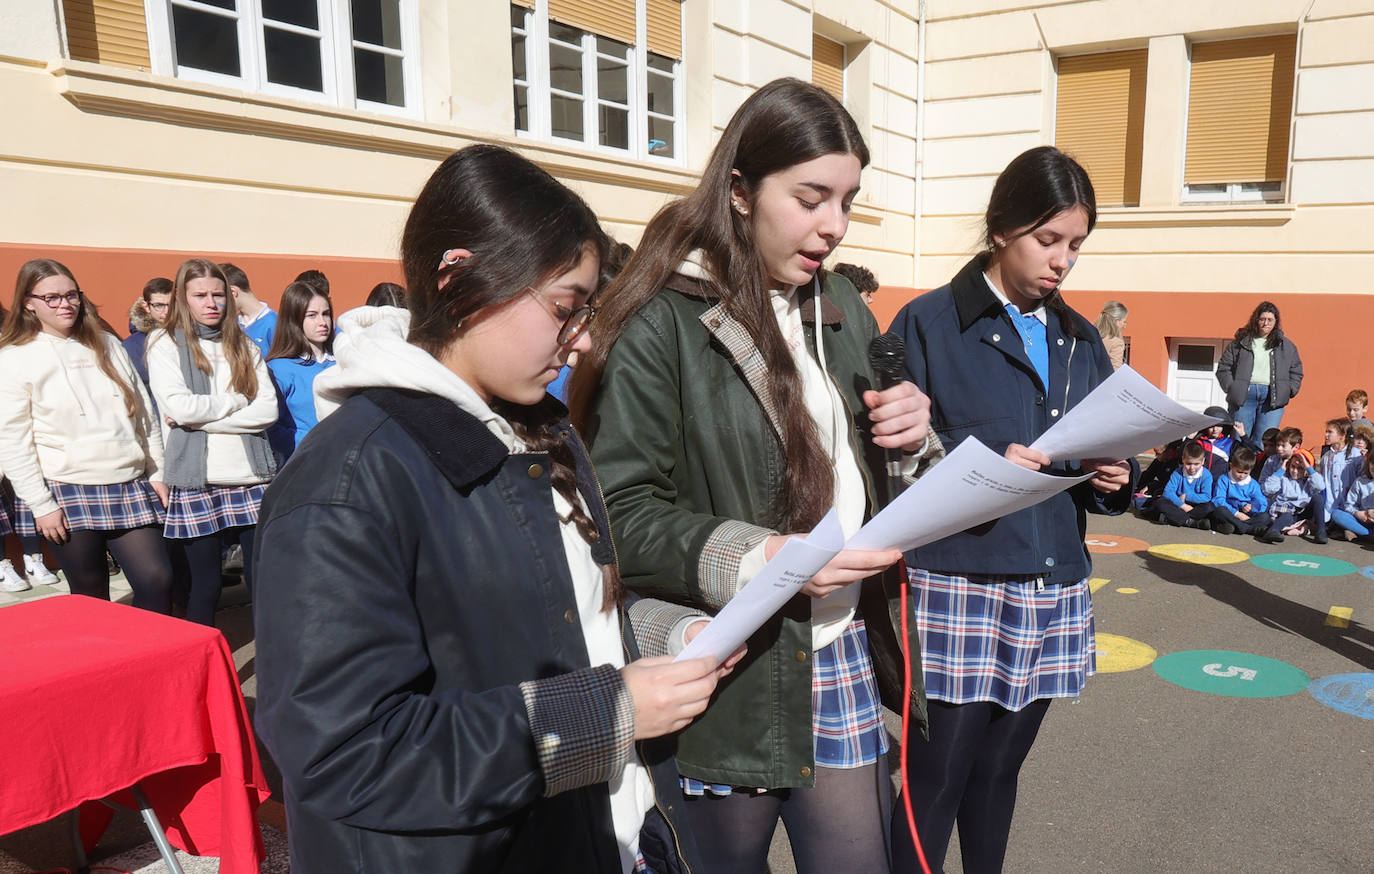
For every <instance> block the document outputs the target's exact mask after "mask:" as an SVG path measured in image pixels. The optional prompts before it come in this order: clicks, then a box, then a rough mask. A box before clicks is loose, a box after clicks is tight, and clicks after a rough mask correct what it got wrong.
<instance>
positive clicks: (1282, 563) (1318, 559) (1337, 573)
mask: <svg viewBox="0 0 1374 874" xmlns="http://www.w3.org/2000/svg"><path fill="white" fill-rule="evenodd" d="M1250 563H1251V564H1253V565H1255V566H1256V567H1262V568H1264V569H1265V570H1267V571H1278V572H1279V573H1281V574H1297V575H1298V576H1300V577H1343V576H1345V575H1346V574H1353V573H1356V572H1357V571H1359V568H1357V567H1355V565H1353V564H1351V563H1350V562H1348V561H1341V560H1340V559H1339V558H1327V557H1326V556H1324V555H1302V554H1301V553H1296V552H1276V553H1273V554H1271V555H1257V556H1254V557H1253V558H1251V559H1250Z"/></svg>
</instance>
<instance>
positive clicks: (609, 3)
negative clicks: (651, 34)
mask: <svg viewBox="0 0 1374 874" xmlns="http://www.w3.org/2000/svg"><path fill="white" fill-rule="evenodd" d="M549 18H551V19H552V20H554V21H557V22H559V23H561V24H567V25H570V26H572V27H576V28H580V29H582V30H585V31H589V32H591V33H594V34H596V35H597V36H604V37H607V38H609V39H614V40H618V41H620V42H623V43H625V44H627V45H634V43H635V0H549Z"/></svg>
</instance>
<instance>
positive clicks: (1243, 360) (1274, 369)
mask: <svg viewBox="0 0 1374 874" xmlns="http://www.w3.org/2000/svg"><path fill="white" fill-rule="evenodd" d="M1274 330H1275V331H1276V332H1278V335H1279V342H1278V345H1276V346H1274V347H1273V348H1272V349H1269V350H1268V352H1269V406H1270V408H1272V409H1278V408H1279V407H1285V406H1287V405H1288V402H1289V401H1291V400H1292V399H1293V398H1295V397H1297V396H1298V389H1300V388H1302V358H1301V356H1299V355H1298V347H1297V344H1295V343H1294V342H1293V341H1292V340H1290V339H1288V337H1287V336H1285V335H1284V333H1283V331H1282V330H1280V329H1278V328H1275V329H1274ZM1254 370H1255V352H1254V350H1253V349H1252V348H1251V347H1250V343H1249V342H1248V341H1246V342H1244V343H1242V342H1241V341H1240V340H1232V341H1231V342H1230V343H1228V344H1226V349H1225V350H1223V351H1222V353H1221V360H1220V361H1218V362H1217V382H1218V383H1219V384H1220V385H1221V390H1222V391H1224V392H1226V403H1227V404H1228V405H1229V406H1230V409H1232V410H1237V409H1240V407H1241V405H1243V404H1244V403H1245V396H1246V395H1247V394H1249V393H1250V374H1251V373H1253V372H1254Z"/></svg>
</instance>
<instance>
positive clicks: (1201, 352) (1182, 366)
mask: <svg viewBox="0 0 1374 874" xmlns="http://www.w3.org/2000/svg"><path fill="white" fill-rule="evenodd" d="M1215 355H1216V350H1215V349H1213V348H1212V347H1211V346H1193V345H1190V344H1186V343H1180V344H1179V347H1178V369H1179V370H1203V371H1210V370H1211V369H1212V367H1213V365H1215V364H1216V359H1215V358H1214V357H1213V356H1215Z"/></svg>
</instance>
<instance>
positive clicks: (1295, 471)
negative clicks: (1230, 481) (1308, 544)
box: [1260, 453, 1326, 543]
mask: <svg viewBox="0 0 1374 874" xmlns="http://www.w3.org/2000/svg"><path fill="white" fill-rule="evenodd" d="M1325 491H1326V482H1325V480H1323V479H1322V476H1321V474H1319V473H1317V471H1316V470H1314V469H1313V468H1311V467H1309V466H1308V464H1307V459H1306V458H1304V457H1303V456H1301V455H1298V454H1296V453H1294V454H1293V456H1292V457H1290V458H1289V459H1288V461H1287V462H1286V463H1285V464H1284V468H1283V473H1281V474H1279V473H1276V474H1274V475H1273V476H1271V477H1269V479H1267V480H1265V481H1264V493H1265V495H1267V496H1268V497H1269V500H1270V505H1271V506H1270V512H1271V515H1272V516H1273V521H1271V522H1270V523H1269V528H1268V530H1267V531H1265V532H1264V533H1263V534H1261V535H1260V540H1263V541H1264V542H1265V543H1282V542H1283V540H1284V536H1285V535H1287V534H1300V533H1301V532H1302V530H1303V529H1304V528H1305V525H1304V521H1305V520H1306V521H1307V522H1310V524H1311V525H1312V539H1313V540H1314V541H1315V542H1317V543H1325V542H1326V501H1325Z"/></svg>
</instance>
